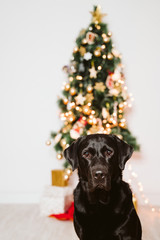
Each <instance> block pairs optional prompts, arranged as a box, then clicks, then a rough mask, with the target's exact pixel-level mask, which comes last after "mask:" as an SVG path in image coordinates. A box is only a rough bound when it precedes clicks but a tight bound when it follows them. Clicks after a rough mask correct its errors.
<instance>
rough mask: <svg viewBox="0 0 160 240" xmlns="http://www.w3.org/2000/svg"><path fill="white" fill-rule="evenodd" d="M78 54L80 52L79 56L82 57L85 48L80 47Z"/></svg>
mask: <svg viewBox="0 0 160 240" xmlns="http://www.w3.org/2000/svg"><path fill="white" fill-rule="evenodd" d="M79 52H80V54H81V56H82V57H83V56H84V54H85V53H86V49H85V47H83V46H81V47H80V49H79Z"/></svg>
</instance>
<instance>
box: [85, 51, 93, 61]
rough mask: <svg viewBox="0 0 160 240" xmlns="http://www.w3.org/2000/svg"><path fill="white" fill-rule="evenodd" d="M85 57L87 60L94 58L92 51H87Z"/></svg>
mask: <svg viewBox="0 0 160 240" xmlns="http://www.w3.org/2000/svg"><path fill="white" fill-rule="evenodd" d="M84 59H85V60H86V61H89V60H90V59H92V53H90V52H86V53H85V54H84Z"/></svg>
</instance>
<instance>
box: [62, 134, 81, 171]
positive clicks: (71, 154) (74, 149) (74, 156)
mask: <svg viewBox="0 0 160 240" xmlns="http://www.w3.org/2000/svg"><path fill="white" fill-rule="evenodd" d="M79 140H80V138H78V139H77V140H75V141H74V142H72V143H71V145H70V146H69V147H68V148H66V149H65V150H64V157H65V159H66V160H67V161H68V162H69V163H70V165H71V166H72V169H73V171H74V170H75V169H76V168H78V143H79Z"/></svg>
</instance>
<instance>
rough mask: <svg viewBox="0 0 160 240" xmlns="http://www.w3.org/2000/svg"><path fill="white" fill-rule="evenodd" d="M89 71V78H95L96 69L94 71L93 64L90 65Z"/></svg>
mask: <svg viewBox="0 0 160 240" xmlns="http://www.w3.org/2000/svg"><path fill="white" fill-rule="evenodd" d="M89 72H90V78H96V77H97V71H96V69H95V67H94V66H92V68H90V69H89Z"/></svg>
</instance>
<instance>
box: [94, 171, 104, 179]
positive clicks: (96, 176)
mask: <svg viewBox="0 0 160 240" xmlns="http://www.w3.org/2000/svg"><path fill="white" fill-rule="evenodd" d="M94 178H95V179H97V180H101V179H103V178H104V173H103V172H102V171H100V170H99V171H96V172H95V174H94Z"/></svg>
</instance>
